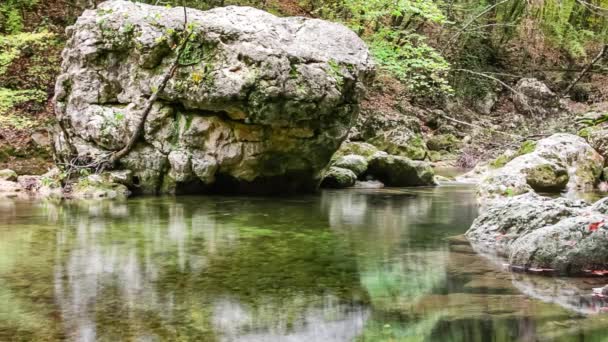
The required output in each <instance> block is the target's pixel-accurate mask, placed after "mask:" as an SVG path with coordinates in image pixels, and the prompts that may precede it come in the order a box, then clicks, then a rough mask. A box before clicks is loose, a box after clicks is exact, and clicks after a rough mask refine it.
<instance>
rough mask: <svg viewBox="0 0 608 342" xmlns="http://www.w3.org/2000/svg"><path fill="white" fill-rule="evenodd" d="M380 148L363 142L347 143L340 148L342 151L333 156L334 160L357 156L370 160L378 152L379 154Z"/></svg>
mask: <svg viewBox="0 0 608 342" xmlns="http://www.w3.org/2000/svg"><path fill="white" fill-rule="evenodd" d="M378 151H379V150H378V148H377V147H376V146H374V145H372V144H369V143H366V142H361V141H345V142H344V143H342V145H341V146H340V149H338V151H336V153H335V154H334V156H333V159H334V160H338V159H339V158H340V157H343V156H346V155H349V154H355V155H358V156H363V157H365V158H366V159H368V160H369V158H371V157H372V156H373V155H374V154H375V153H376V152H378Z"/></svg>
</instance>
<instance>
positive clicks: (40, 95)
mask: <svg viewBox="0 0 608 342" xmlns="http://www.w3.org/2000/svg"><path fill="white" fill-rule="evenodd" d="M46 98H47V94H46V92H44V91H41V90H11V89H6V88H0V127H14V128H18V129H24V128H31V127H34V126H35V125H36V123H35V122H34V121H33V120H31V119H29V118H27V117H24V116H19V115H16V114H15V113H14V112H12V111H11V110H12V109H13V108H14V107H15V106H17V105H20V104H23V103H26V102H30V101H34V102H38V103H43V102H44V101H46Z"/></svg>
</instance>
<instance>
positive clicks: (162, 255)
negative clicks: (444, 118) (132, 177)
mask: <svg viewBox="0 0 608 342" xmlns="http://www.w3.org/2000/svg"><path fill="white" fill-rule="evenodd" d="M476 215H477V206H476V203H475V194H474V189H473V188H472V187H468V186H456V185H454V186H441V187H436V188H417V189H381V190H342V191H324V192H322V193H320V194H319V195H317V196H303V197H289V198H254V197H218V196H214V197H202V196H196V197H177V198H174V197H160V198H134V199H130V200H128V201H125V202H116V201H114V202H112V201H91V202H88V201H67V202H52V201H46V202H28V201H17V200H15V201H12V200H2V201H0V303H1V304H0V341H57V340H69V341H255V342H264V341H281V342H282V341H288V342H290V341H302V342H309V341H323V342H325V341H463V342H464V341H467V342H469V341H495V342H500V341H585V342H587V341H607V340H608V313H604V311H606V310H605V307H606V303H604V302H603V301H602V299H598V298H596V297H593V296H591V294H592V288H594V287H598V286H602V285H605V283H606V282H608V280H605V279H601V278H589V279H574V280H573V279H564V278H545V277H540V276H533V275H524V274H513V273H509V272H506V271H505V270H503V269H501V267H500V266H499V265H497V264H496V263H494V262H492V261H491V260H489V259H486V258H484V257H482V256H478V255H477V254H475V253H474V252H473V251H472V250H471V248H470V246H469V245H468V244H467V242H466V241H465V240H463V239H462V238H459V237H457V238H454V236H459V235H461V234H463V233H464V232H465V231H466V230H467V229H468V227H469V226H470V224H471V222H472V221H473V220H474V219H475V217H476Z"/></svg>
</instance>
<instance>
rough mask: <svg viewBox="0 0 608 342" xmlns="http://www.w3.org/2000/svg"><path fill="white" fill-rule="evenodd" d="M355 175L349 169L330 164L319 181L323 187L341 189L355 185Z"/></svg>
mask: <svg viewBox="0 0 608 342" xmlns="http://www.w3.org/2000/svg"><path fill="white" fill-rule="evenodd" d="M356 180H357V175H355V173H354V172H352V171H351V170H349V169H343V168H341V167H335V166H332V167H330V168H329V170H328V171H327V172H326V173H325V177H324V178H323V181H322V182H321V187H323V188H334V189H343V188H348V187H351V186H353V185H355V181H356Z"/></svg>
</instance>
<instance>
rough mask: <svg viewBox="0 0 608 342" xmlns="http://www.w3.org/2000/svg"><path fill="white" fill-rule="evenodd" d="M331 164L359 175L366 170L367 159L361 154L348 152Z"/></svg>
mask: <svg viewBox="0 0 608 342" xmlns="http://www.w3.org/2000/svg"><path fill="white" fill-rule="evenodd" d="M332 166H335V167H339V168H342V169H348V170H351V171H352V172H354V174H355V175H356V176H357V177H359V176H360V175H362V174H363V173H365V171H367V160H366V159H365V157H363V156H358V155H355V154H349V155H346V156H344V157H340V158H339V159H338V160H336V161H335V162H334V163H333V165H332Z"/></svg>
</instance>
